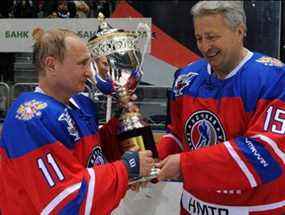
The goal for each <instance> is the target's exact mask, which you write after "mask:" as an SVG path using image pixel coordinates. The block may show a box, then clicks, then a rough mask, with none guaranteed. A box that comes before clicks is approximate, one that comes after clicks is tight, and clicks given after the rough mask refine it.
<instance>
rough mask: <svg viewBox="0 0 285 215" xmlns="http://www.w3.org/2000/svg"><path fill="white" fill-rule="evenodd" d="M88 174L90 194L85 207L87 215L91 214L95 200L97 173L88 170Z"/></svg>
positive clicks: (90, 169)
mask: <svg viewBox="0 0 285 215" xmlns="http://www.w3.org/2000/svg"><path fill="white" fill-rule="evenodd" d="M87 170H88V173H89V175H90V180H89V186H88V192H87V199H86V205H85V213H84V214H85V215H89V214H91V209H92V203H93V198H94V188H95V172H94V169H93V168H88V169H87Z"/></svg>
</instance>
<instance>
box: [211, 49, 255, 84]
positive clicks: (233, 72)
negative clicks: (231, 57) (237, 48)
mask: <svg viewBox="0 0 285 215" xmlns="http://www.w3.org/2000/svg"><path fill="white" fill-rule="evenodd" d="M245 50H246V52H247V55H246V56H245V57H244V58H243V59H242V60H241V61H240V63H239V64H238V65H237V66H236V67H235V68H234V69H233V70H232V71H231V72H230V73H229V74H227V76H226V77H225V78H224V79H228V78H231V77H233V76H234V75H235V74H236V73H237V72H238V71H239V70H240V68H241V67H242V66H243V65H244V64H245V63H246V62H247V61H248V60H249V59H250V58H251V57H252V56H253V53H252V52H251V51H249V50H248V49H245ZM207 71H208V73H209V75H211V73H212V72H211V71H212V70H211V65H210V64H209V63H208V65H207Z"/></svg>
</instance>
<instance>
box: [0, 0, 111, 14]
mask: <svg viewBox="0 0 285 215" xmlns="http://www.w3.org/2000/svg"><path fill="white" fill-rule="evenodd" d="M115 6H116V0H1V7H0V18H88V17H97V15H98V13H99V12H103V14H104V15H105V17H110V15H111V14H112V12H113V11H114V9H115Z"/></svg>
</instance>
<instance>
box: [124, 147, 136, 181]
mask: <svg viewBox="0 0 285 215" xmlns="http://www.w3.org/2000/svg"><path fill="white" fill-rule="evenodd" d="M122 160H123V162H124V164H125V165H126V167H127V170H128V174H129V178H130V179H132V178H136V177H139V176H140V160H139V153H138V152H134V151H126V152H125V153H124V154H123V156H122Z"/></svg>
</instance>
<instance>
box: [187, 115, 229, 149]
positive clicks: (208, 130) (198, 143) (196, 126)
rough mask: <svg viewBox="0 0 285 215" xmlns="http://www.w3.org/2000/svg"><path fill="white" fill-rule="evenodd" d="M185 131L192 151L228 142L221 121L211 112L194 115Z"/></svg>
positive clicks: (188, 121)
mask: <svg viewBox="0 0 285 215" xmlns="http://www.w3.org/2000/svg"><path fill="white" fill-rule="evenodd" d="M184 129H185V138H186V142H187V143H188V144H189V146H190V149H191V150H194V149H197V148H201V147H204V146H209V145H213V144H216V143H217V142H222V141H225V140H226V135H225V131H224V129H223V127H222V124H221V122H220V120H219V119H218V117H217V116H216V115H215V114H213V113H211V112H210V111H198V112H195V113H193V114H192V115H191V116H190V117H189V119H188V120H187V121H186V124H185V128H184Z"/></svg>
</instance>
